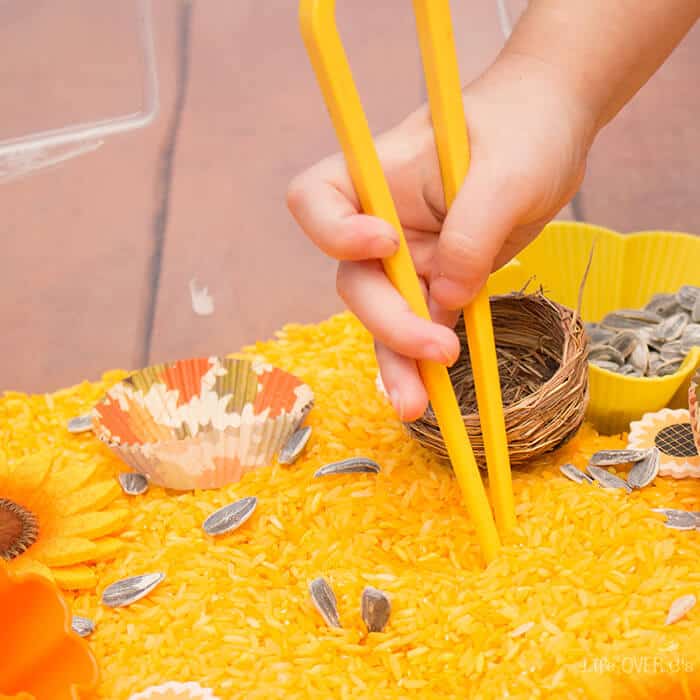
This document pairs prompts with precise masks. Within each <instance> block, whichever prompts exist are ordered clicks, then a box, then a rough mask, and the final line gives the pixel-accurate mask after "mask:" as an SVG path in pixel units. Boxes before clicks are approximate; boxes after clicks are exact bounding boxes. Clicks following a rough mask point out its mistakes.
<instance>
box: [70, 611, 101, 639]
mask: <svg viewBox="0 0 700 700" xmlns="http://www.w3.org/2000/svg"><path fill="white" fill-rule="evenodd" d="M70 626H71V629H72V630H73V632H75V633H76V634H77V635H78V636H79V637H89V636H90V635H91V634H92V633H93V632H94V631H95V623H94V622H93V621H92V620H91V619H90V618H88V617H82V616H81V615H73V619H72V620H71V624H70Z"/></svg>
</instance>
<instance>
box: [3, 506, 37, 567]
mask: <svg viewBox="0 0 700 700" xmlns="http://www.w3.org/2000/svg"><path fill="white" fill-rule="evenodd" d="M38 536H39V521H38V520H37V518H36V515H34V513H32V512H31V511H30V510H27V509H26V508H25V507H24V506H21V505H19V503H15V502H14V501H11V500H10V499H9V498H0V559H5V560H10V559H14V558H15V557H18V556H19V555H20V554H22V553H23V552H26V551H27V550H28V549H29V548H30V547H31V546H32V545H33V544H34V543H35V542H36V540H37V537H38Z"/></svg>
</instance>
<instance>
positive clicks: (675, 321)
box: [652, 312, 689, 343]
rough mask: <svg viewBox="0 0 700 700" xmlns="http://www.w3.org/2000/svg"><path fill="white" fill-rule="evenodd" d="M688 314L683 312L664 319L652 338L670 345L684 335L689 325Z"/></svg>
mask: <svg viewBox="0 0 700 700" xmlns="http://www.w3.org/2000/svg"><path fill="white" fill-rule="evenodd" d="M688 321H689V319H688V314H686V313H684V312H681V313H678V314H674V315H673V316H669V317H668V318H666V319H664V320H663V321H662V322H661V323H660V324H659V325H658V326H657V327H656V329H655V331H654V335H653V336H652V337H653V338H654V339H655V340H661V341H663V342H664V343H670V342H671V341H672V340H677V339H678V338H680V337H681V336H682V335H683V331H684V330H685V327H686V326H687V325H688Z"/></svg>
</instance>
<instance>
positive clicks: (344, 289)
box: [335, 264, 352, 305]
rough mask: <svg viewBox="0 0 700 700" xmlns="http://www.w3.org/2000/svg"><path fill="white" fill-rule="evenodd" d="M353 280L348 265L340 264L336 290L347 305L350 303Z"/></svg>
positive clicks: (336, 277) (336, 278)
mask: <svg viewBox="0 0 700 700" xmlns="http://www.w3.org/2000/svg"><path fill="white" fill-rule="evenodd" d="M351 280H352V275H351V274H350V273H349V267H348V265H344V264H340V265H338V272H337V273H336V276H335V290H336V292H337V293H338V296H339V297H340V298H341V299H342V300H343V301H344V302H345V304H346V305H349V304H348V299H349V298H350V287H351Z"/></svg>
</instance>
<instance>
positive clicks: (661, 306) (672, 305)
mask: <svg viewBox="0 0 700 700" xmlns="http://www.w3.org/2000/svg"><path fill="white" fill-rule="evenodd" d="M644 308H645V310H646V311H651V312H652V313H655V314H658V315H659V316H662V317H663V318H668V317H669V316H672V315H673V314H676V313H678V312H679V311H680V310H681V305H680V304H679V303H678V299H676V295H675V294H654V296H653V297H652V298H651V301H649V303H648V304H647V305H646V306H645V307H644Z"/></svg>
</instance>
